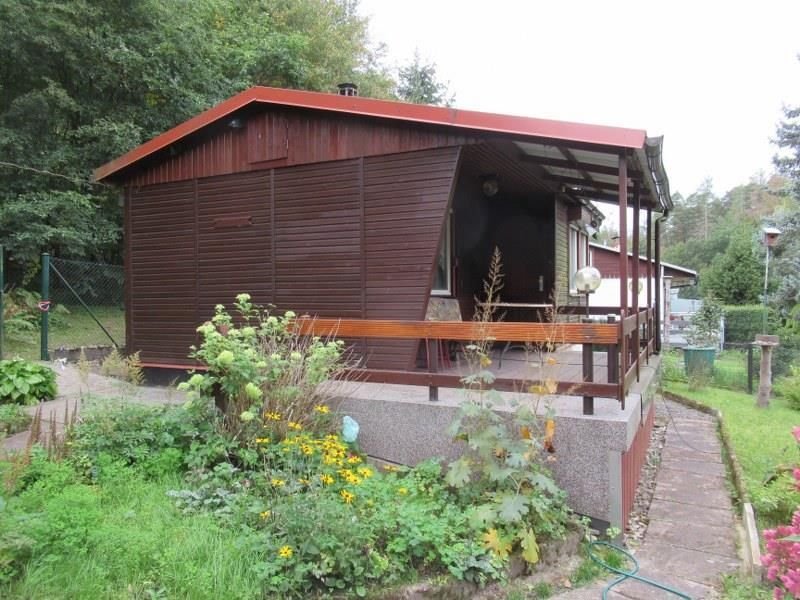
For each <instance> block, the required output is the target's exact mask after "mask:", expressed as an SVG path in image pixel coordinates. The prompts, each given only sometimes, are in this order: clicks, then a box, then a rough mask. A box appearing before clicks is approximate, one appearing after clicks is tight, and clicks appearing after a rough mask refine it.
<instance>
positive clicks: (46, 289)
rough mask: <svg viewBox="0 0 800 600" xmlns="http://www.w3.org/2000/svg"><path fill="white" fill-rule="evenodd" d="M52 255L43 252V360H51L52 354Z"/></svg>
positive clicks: (41, 308) (41, 306)
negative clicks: (50, 343)
mask: <svg viewBox="0 0 800 600" xmlns="http://www.w3.org/2000/svg"><path fill="white" fill-rule="evenodd" d="M49 303H50V255H49V254H48V253H47V252H43V253H42V301H41V305H40V306H39V308H40V310H41V312H42V338H41V356H40V358H41V359H42V360H50V354H49V353H48V351H47V344H48V339H47V336H48V333H49V332H48V327H49V324H50V304H49Z"/></svg>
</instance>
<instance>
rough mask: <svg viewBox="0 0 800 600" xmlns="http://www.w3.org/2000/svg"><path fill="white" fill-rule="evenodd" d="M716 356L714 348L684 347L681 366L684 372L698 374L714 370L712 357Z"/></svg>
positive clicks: (709, 372)
mask: <svg viewBox="0 0 800 600" xmlns="http://www.w3.org/2000/svg"><path fill="white" fill-rule="evenodd" d="M716 356H717V349H716V348H684V349H683V366H684V369H685V370H686V374H687V375H689V376H691V375H698V374H702V373H705V374H707V375H710V374H711V373H713V372H714V359H715V358H716Z"/></svg>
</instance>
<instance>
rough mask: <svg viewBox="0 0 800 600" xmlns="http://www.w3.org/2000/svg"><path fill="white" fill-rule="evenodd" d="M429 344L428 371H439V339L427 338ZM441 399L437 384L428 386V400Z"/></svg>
mask: <svg viewBox="0 0 800 600" xmlns="http://www.w3.org/2000/svg"><path fill="white" fill-rule="evenodd" d="M426 344H427V346H428V371H429V372H430V373H437V372H438V371H439V340H427V341H426ZM438 399H439V388H438V387H437V386H435V385H429V386H428V400H430V401H431V402H436V401H437V400H438Z"/></svg>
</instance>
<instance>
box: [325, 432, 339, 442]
mask: <svg viewBox="0 0 800 600" xmlns="http://www.w3.org/2000/svg"><path fill="white" fill-rule="evenodd" d="M325 439H326V440H331V441H332V442H338V441H339V436H338V435H337V434H335V433H329V434H328V435H326V436H325Z"/></svg>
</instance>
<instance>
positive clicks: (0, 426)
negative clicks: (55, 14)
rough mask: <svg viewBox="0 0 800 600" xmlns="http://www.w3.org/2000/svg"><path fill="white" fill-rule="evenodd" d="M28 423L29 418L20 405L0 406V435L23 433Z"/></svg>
mask: <svg viewBox="0 0 800 600" xmlns="http://www.w3.org/2000/svg"><path fill="white" fill-rule="evenodd" d="M30 422H31V417H30V415H29V414H28V413H27V412H25V408H24V407H23V406H22V405H20V404H0V435H3V434H5V435H13V434H15V433H19V432H20V431H25V430H26V429H27V428H28V425H29V424H30Z"/></svg>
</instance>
